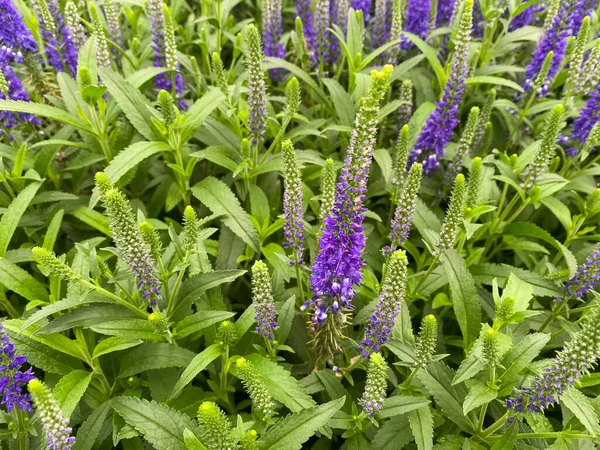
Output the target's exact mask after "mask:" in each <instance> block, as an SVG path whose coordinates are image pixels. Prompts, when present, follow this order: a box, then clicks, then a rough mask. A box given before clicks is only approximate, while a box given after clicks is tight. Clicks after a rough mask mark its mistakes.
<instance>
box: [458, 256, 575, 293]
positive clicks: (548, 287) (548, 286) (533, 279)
mask: <svg viewBox="0 0 600 450" xmlns="http://www.w3.org/2000/svg"><path fill="white" fill-rule="evenodd" d="M469 270H470V272H471V274H472V275H473V278H475V281H476V282H477V283H483V284H486V285H488V286H491V285H492V283H493V281H494V279H495V278H496V279H497V280H498V283H499V284H500V285H503V284H504V283H505V282H506V280H507V279H508V277H509V276H510V274H511V273H514V274H515V275H516V276H518V277H519V278H520V279H521V280H523V281H526V282H527V283H529V284H530V285H531V286H532V287H533V293H534V294H535V295H537V296H541V297H561V296H562V295H563V291H562V289H560V288H559V287H558V286H557V284H556V283H555V282H553V281H550V280H548V279H546V278H544V277H542V276H541V275H538V274H537V273H535V272H531V271H529V270H525V269H520V268H518V267H513V266H509V265H508V264H492V263H484V264H477V265H474V266H470V267H469Z"/></svg>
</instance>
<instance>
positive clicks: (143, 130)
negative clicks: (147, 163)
mask: <svg viewBox="0 0 600 450" xmlns="http://www.w3.org/2000/svg"><path fill="white" fill-rule="evenodd" d="M98 72H100V78H102V82H103V83H104V84H105V85H106V87H107V88H108V92H110V95H111V96H112V97H113V98H114V99H115V101H116V102H117V104H118V105H119V107H120V108H121V110H122V111H123V113H125V116H127V119H128V120H129V122H131V124H132V125H133V127H134V128H135V129H136V130H137V131H138V132H139V133H140V134H141V135H142V136H144V137H145V138H146V139H147V140H149V141H158V140H162V137H161V136H160V134H159V133H158V132H157V131H156V129H155V128H154V125H153V124H152V113H151V112H150V110H151V109H152V107H151V105H150V102H148V99H147V98H146V97H144V96H143V95H142V93H141V92H140V91H139V89H137V88H136V87H134V86H132V85H131V84H130V83H129V82H128V81H127V80H126V79H125V78H123V77H122V76H121V75H120V74H119V73H117V72H114V71H113V70H111V69H103V68H100V69H98Z"/></svg>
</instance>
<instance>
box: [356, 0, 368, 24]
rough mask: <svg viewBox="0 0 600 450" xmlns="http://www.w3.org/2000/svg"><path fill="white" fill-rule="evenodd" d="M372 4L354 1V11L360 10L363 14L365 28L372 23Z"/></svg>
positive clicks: (359, 0) (365, 1) (366, 1)
mask: <svg viewBox="0 0 600 450" xmlns="http://www.w3.org/2000/svg"><path fill="white" fill-rule="evenodd" d="M371 3H372V0H352V9H354V10H355V11H358V10H359V9H360V10H361V11H362V12H363V17H364V19H365V27H366V26H367V25H368V24H369V22H370V21H371Z"/></svg>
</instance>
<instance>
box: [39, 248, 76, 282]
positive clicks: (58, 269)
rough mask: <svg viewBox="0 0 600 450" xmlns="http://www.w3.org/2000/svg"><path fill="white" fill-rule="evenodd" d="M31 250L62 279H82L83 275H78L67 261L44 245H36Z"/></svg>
mask: <svg viewBox="0 0 600 450" xmlns="http://www.w3.org/2000/svg"><path fill="white" fill-rule="evenodd" d="M31 251H32V253H33V255H34V256H35V257H36V258H37V259H38V260H39V261H40V263H42V264H43V265H44V266H46V267H47V268H48V269H50V271H51V272H52V273H53V274H55V275H57V276H58V277H60V278H61V279H63V280H65V281H80V280H81V276H79V275H77V274H76V273H75V272H74V271H73V269H71V268H70V267H69V266H68V265H67V264H66V263H64V262H63V261H61V260H60V259H58V258H57V257H56V255H55V254H54V252H52V251H50V250H47V249H45V248H42V247H34V248H33V249H32V250H31Z"/></svg>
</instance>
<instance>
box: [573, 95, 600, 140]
mask: <svg viewBox="0 0 600 450" xmlns="http://www.w3.org/2000/svg"><path fill="white" fill-rule="evenodd" d="M599 120H600V84H599V85H598V86H596V89H595V90H594V91H593V92H592V93H591V94H590V98H589V99H588V101H587V103H586V104H585V106H584V107H583V108H582V109H581V111H580V112H579V117H578V118H577V119H575V121H574V122H573V138H574V139H577V140H578V141H579V142H581V143H582V144H583V143H584V142H585V141H586V139H587V138H588V136H589V134H590V131H592V128H594V125H596V123H597V122H598V121H599Z"/></svg>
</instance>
